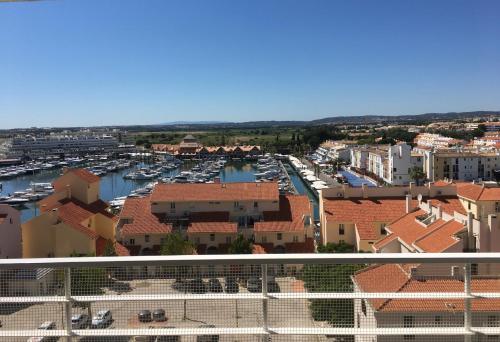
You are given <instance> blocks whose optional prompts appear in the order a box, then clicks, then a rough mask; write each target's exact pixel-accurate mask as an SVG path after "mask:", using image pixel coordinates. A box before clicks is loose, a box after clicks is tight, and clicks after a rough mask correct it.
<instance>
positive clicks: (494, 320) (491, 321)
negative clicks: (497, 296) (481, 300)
mask: <svg viewBox="0 0 500 342" xmlns="http://www.w3.org/2000/svg"><path fill="white" fill-rule="evenodd" d="M488 327H498V317H497V316H488Z"/></svg>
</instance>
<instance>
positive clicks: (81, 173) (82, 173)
mask: <svg viewBox="0 0 500 342" xmlns="http://www.w3.org/2000/svg"><path fill="white" fill-rule="evenodd" d="M68 173H72V174H74V175H75V176H77V177H78V178H80V179H82V180H84V181H85V182H87V183H89V184H92V183H95V182H98V181H99V180H100V178H99V176H96V175H95V174H93V173H92V172H90V171H89V170H87V169H81V168H80V169H68V170H67V171H66V173H65V174H68ZM63 177H64V175H63V176H61V177H59V178H57V179H56V180H55V181H54V182H53V183H52V185H53V186H54V188H56V189H61V188H62V187H65V186H66V184H63V179H64V178H63Z"/></svg>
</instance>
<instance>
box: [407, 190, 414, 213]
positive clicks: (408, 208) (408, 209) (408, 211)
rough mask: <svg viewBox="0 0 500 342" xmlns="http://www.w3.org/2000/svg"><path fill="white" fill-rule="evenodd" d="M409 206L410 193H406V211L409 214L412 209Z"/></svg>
mask: <svg viewBox="0 0 500 342" xmlns="http://www.w3.org/2000/svg"><path fill="white" fill-rule="evenodd" d="M412 209H413V208H412V206H411V194H408V195H406V213H407V214H409V213H410V212H411V211H412Z"/></svg>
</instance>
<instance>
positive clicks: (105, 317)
mask: <svg viewBox="0 0 500 342" xmlns="http://www.w3.org/2000/svg"><path fill="white" fill-rule="evenodd" d="M112 319H113V317H112V316H111V311H110V310H101V311H99V312H98V313H97V314H96V315H95V316H94V317H92V326H91V327H92V328H93V329H99V328H102V327H106V326H107V325H109V324H110V323H111V320H112Z"/></svg>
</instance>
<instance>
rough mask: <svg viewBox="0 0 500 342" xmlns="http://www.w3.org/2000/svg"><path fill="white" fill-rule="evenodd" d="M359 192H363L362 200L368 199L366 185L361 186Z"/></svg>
mask: <svg viewBox="0 0 500 342" xmlns="http://www.w3.org/2000/svg"><path fill="white" fill-rule="evenodd" d="M361 190H362V191H363V198H368V191H367V190H368V189H367V185H366V183H363V184H362V185H361Z"/></svg>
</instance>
